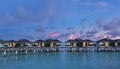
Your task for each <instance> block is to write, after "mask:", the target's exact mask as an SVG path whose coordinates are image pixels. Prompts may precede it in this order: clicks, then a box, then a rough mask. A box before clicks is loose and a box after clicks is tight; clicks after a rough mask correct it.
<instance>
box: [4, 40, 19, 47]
mask: <svg viewBox="0 0 120 69" xmlns="http://www.w3.org/2000/svg"><path fill="white" fill-rule="evenodd" d="M16 43H17V41H15V40H9V41H6V42H5V43H4V46H5V47H15V46H16Z"/></svg>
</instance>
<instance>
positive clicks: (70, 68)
mask: <svg viewBox="0 0 120 69" xmlns="http://www.w3.org/2000/svg"><path fill="white" fill-rule="evenodd" d="M0 69H120V53H119V52H56V53H55V52H54V53H53V52H52V53H36V54H30V53H29V54H28V55H18V56H7V57H2V56H1V55H0Z"/></svg>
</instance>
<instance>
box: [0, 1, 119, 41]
mask: <svg viewBox="0 0 120 69" xmlns="http://www.w3.org/2000/svg"><path fill="white" fill-rule="evenodd" d="M119 7H120V0H0V39H4V40H19V39H29V40H37V39H43V40H45V39H49V38H52V39H59V40H61V41H65V40H68V39H75V38H81V39H91V40H99V39H103V38H110V39H120V30H119V28H120V9H119Z"/></svg>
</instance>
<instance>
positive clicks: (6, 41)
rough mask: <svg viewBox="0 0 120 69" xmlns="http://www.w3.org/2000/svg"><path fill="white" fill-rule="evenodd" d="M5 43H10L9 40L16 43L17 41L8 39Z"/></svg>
mask: <svg viewBox="0 0 120 69" xmlns="http://www.w3.org/2000/svg"><path fill="white" fill-rule="evenodd" d="M6 42H7V43H10V42H14V43H16V42H17V41H15V40H9V41H6Z"/></svg>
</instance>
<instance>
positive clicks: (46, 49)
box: [0, 47, 120, 56]
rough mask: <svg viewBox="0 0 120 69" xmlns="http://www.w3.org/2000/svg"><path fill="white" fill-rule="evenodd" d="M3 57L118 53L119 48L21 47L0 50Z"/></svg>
mask: <svg viewBox="0 0 120 69" xmlns="http://www.w3.org/2000/svg"><path fill="white" fill-rule="evenodd" d="M0 52H2V53H3V55H4V56H6V55H7V53H12V54H14V55H18V54H19V53H24V54H28V53H29V52H32V53H39V52H120V47H23V48H0Z"/></svg>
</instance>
